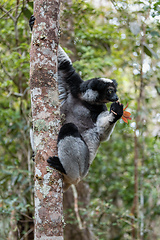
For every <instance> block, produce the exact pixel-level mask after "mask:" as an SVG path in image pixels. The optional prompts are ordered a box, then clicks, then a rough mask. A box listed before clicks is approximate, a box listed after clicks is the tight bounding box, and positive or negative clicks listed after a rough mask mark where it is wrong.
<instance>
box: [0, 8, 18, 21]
mask: <svg viewBox="0 0 160 240" xmlns="http://www.w3.org/2000/svg"><path fill="white" fill-rule="evenodd" d="M0 9H1V10H2V11H3V12H5V13H6V14H7V15H8V16H9V17H10V18H11V19H12V20H13V22H15V21H16V18H14V17H13V15H12V14H10V10H9V11H7V10H6V9H5V8H4V7H3V6H0Z"/></svg>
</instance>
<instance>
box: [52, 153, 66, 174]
mask: <svg viewBox="0 0 160 240" xmlns="http://www.w3.org/2000/svg"><path fill="white" fill-rule="evenodd" d="M47 162H48V163H49V165H50V166H51V167H53V168H55V169H57V170H58V171H60V172H61V173H64V174H66V171H65V169H64V168H63V166H62V164H61V162H60V160H59V158H58V157H56V156H53V157H49V158H48V159H47Z"/></svg>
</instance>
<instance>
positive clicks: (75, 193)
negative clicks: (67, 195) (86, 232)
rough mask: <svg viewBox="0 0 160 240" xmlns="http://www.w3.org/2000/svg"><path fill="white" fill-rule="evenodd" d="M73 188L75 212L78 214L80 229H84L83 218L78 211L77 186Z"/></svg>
mask: <svg viewBox="0 0 160 240" xmlns="http://www.w3.org/2000/svg"><path fill="white" fill-rule="evenodd" d="M71 187H72V191H73V197H74V211H75V213H76V217H77V221H78V226H79V229H83V225H82V221H81V218H80V215H79V210H78V193H77V190H76V187H75V185H73V184H72V185H71Z"/></svg>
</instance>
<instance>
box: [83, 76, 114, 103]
mask: <svg viewBox="0 0 160 240" xmlns="http://www.w3.org/2000/svg"><path fill="white" fill-rule="evenodd" d="M116 91H117V82H116V80H111V79H107V78H93V79H90V80H88V81H85V82H83V83H82V84H81V86H80V94H79V97H80V99H81V100H84V101H86V102H90V103H91V104H102V103H107V102H116V101H117V100H118V96H117V94H116Z"/></svg>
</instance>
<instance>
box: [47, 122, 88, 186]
mask: <svg viewBox="0 0 160 240" xmlns="http://www.w3.org/2000/svg"><path fill="white" fill-rule="evenodd" d="M57 146H58V158H57V157H50V158H49V159H48V160H47V161H48V163H49V164H50V165H51V166H52V167H54V168H56V169H57V170H59V171H60V172H62V173H64V174H65V175H66V177H67V178H68V181H69V182H70V183H73V184H74V183H76V182H78V181H79V180H80V179H81V178H82V177H84V176H85V175H86V174H87V172H88V168H89V151H88V147H87V145H86V143H85V142H84V140H83V138H82V136H81V135H80V133H79V131H78V128H77V127H76V126H75V125H74V124H73V123H67V124H64V125H63V126H62V128H61V129H60V132H59V135H58V144H57Z"/></svg>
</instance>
